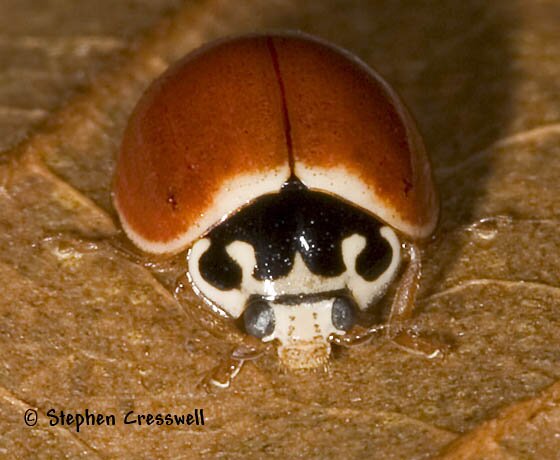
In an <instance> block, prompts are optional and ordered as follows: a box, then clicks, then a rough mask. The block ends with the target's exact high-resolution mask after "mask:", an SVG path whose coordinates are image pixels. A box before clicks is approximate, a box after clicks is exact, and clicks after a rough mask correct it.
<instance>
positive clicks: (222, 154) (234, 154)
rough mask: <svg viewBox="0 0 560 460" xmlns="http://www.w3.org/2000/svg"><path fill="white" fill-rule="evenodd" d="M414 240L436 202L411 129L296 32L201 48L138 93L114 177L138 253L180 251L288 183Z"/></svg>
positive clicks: (364, 78) (394, 104)
mask: <svg viewBox="0 0 560 460" xmlns="http://www.w3.org/2000/svg"><path fill="white" fill-rule="evenodd" d="M292 174H294V175H296V176H297V177H298V178H299V179H300V180H301V181H302V182H303V183H304V184H305V185H306V186H307V187H308V188H310V189H312V190H319V191H324V192H328V193H330V194H333V195H335V196H338V197H340V198H341V199H343V200H346V201H349V202H351V203H353V204H355V205H357V206H359V207H361V208H363V209H365V210H367V211H368V212H370V213H372V214H374V215H375V216H376V217H378V218H379V219H381V220H382V221H384V222H386V223H387V224H389V225H390V226H391V227H393V228H394V229H395V230H397V231H399V232H400V233H401V234H402V235H404V237H405V238H408V239H410V240H420V239H424V238H426V237H428V236H429V235H430V234H431V233H432V232H433V231H434V228H435V226H436V223H437V218H438V210H439V208H438V202H437V196H436V193H435V189H434V185H433V181H432V176H431V168H430V163H429V160H428V157H427V155H426V152H425V149H424V146H423V143H422V140H421V138H420V135H419V134H418V131H417V129H416V126H415V123H414V121H413V120H412V118H411V116H410V115H409V113H408V111H407V110H406V108H405V107H404V105H403V104H402V102H401V101H400V100H399V98H398V96H397V95H396V94H395V93H394V92H393V90H392V89H391V88H390V87H389V86H388V85H387V83H385V82H384V81H383V80H382V79H381V77H380V76H378V75H377V74H376V73H375V72H374V71H372V70H371V69H370V68H369V67H368V66H366V65H365V64H364V63H362V62H361V61H359V60H358V59H356V58H355V57H353V56H352V55H350V54H349V53H347V52H345V51H343V50H341V49H340V48H337V47H335V46H333V45H330V44H327V43H325V42H323V41H320V40H318V39H315V38H312V37H309V36H307V35H303V34H276V35H251V36H241V37H236V38H231V39H226V40H221V41H218V42H215V43H211V44H209V45H206V46H204V47H202V48H200V49H198V50H196V51H194V52H192V53H190V54H189V55H187V56H186V57H185V58H184V59H182V60H181V61H179V62H178V63H176V64H175V65H173V66H172V67H171V68H170V69H169V70H167V71H166V72H165V73H164V74H163V75H162V76H161V77H160V78H158V79H157V80H156V81H154V83H152V85H151V86H150V87H149V88H148V89H147V91H146V92H145V94H144V95H143V97H142V98H141V100H140V102H139V103H138V105H137V106H136V108H135V110H134V112H133V114H132V116H131V118H130V120H129V123H128V126H127V129H126V132H125V135H124V139H123V142H122V146H121V150H120V155H119V159H118V164H117V170H116V177H115V182H114V202H115V206H116V208H117V211H118V213H119V216H120V219H121V222H122V225H123V228H124V229H125V231H126V233H127V235H128V236H129V237H130V239H131V240H132V241H133V242H134V243H135V244H136V245H137V246H139V247H140V248H141V249H143V250H144V251H147V252H151V253H160V254H163V253H176V252H179V251H181V250H184V249H186V248H188V247H189V246H190V245H191V244H192V243H193V241H194V240H196V239H197V238H199V237H200V236H201V235H203V234H204V233H205V232H206V231H207V230H208V229H209V228H211V227H212V226H214V225H215V224H217V223H218V222H220V221H221V220H223V219H224V218H226V217H227V216H228V215H229V214H231V213H233V212H235V211H236V210H237V209H239V208H240V207H241V206H243V205H245V204H247V203H249V202H251V201H252V200H254V199H256V198H258V197H259V196H260V195H262V194H264V193H274V192H278V191H279V190H280V187H281V186H282V184H283V183H284V182H286V180H287V179H288V178H289V177H290V176H291V175H292Z"/></svg>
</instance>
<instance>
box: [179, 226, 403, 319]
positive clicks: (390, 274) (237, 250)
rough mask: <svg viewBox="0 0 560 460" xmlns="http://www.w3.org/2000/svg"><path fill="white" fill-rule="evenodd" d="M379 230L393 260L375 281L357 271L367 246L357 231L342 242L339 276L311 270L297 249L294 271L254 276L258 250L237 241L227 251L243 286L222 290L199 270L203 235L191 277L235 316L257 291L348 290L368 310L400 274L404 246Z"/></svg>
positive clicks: (205, 243) (271, 294)
mask: <svg viewBox="0 0 560 460" xmlns="http://www.w3.org/2000/svg"><path fill="white" fill-rule="evenodd" d="M380 233H381V236H382V237H383V238H385V239H386V240H387V241H388V242H389V244H390V245H391V248H392V259H391V263H390V264H389V267H388V268H387V270H385V272H383V273H382V274H381V276H379V277H378V278H377V279H374V280H372V281H367V280H365V279H364V278H362V277H361V276H360V275H359V274H358V273H357V272H356V260H357V258H358V256H359V255H360V253H361V252H362V251H363V250H364V248H365V245H366V240H365V238H364V237H363V236H361V235H358V234H354V235H352V236H349V237H348V238H346V239H345V240H344V241H342V257H343V261H344V264H345V266H346V271H344V272H343V273H342V274H340V275H339V276H335V277H323V276H319V275H315V274H313V273H312V272H310V271H309V270H308V268H307V266H306V265H305V263H304V262H303V259H302V258H301V255H300V254H299V253H298V252H296V255H295V258H294V264H293V267H292V270H291V271H290V273H289V274H288V275H287V276H285V277H282V278H279V279H276V280H258V279H256V278H254V277H253V271H254V269H255V266H256V257H255V250H254V249H253V247H252V246H251V245H250V244H248V243H245V242H243V241H234V242H233V243H231V244H229V245H228V246H227V248H226V251H227V252H228V254H229V255H230V257H231V258H232V259H233V260H235V261H236V262H237V264H238V265H239V266H240V267H241V271H242V280H241V286H240V287H239V288H238V289H231V290H228V291H223V290H221V289H218V288H216V287H214V286H212V285H211V284H210V283H208V282H207V281H206V280H205V279H204V278H203V277H202V275H201V273H200V270H199V260H200V257H201V256H202V255H203V254H204V253H205V252H206V250H207V249H208V248H209V247H210V240H209V239H207V238H204V239H201V240H198V241H197V242H196V243H195V244H194V245H193V247H192V248H191V250H190V251H189V255H188V266H189V278H190V280H191V282H192V284H193V286H194V289H195V290H196V291H197V293H200V294H202V295H203V296H204V297H205V298H206V299H208V300H209V301H210V303H212V304H214V305H216V306H217V307H219V308H220V309H222V310H223V311H224V312H226V313H227V314H228V315H230V316H232V317H234V318H238V317H239V316H240V315H241V314H242V313H243V311H244V308H245V303H246V302H247V299H248V298H249V297H250V296H251V295H255V294H256V295H260V296H263V297H266V298H275V297H277V296H280V295H287V294H288V295H289V294H292V295H297V294H318V293H324V292H329V291H336V290H341V289H348V290H349V291H350V293H351V294H352V296H353V297H354V300H355V301H356V303H357V304H358V306H359V307H360V309H362V310H365V309H366V308H367V307H369V306H370V305H371V304H372V303H373V302H374V301H376V300H378V299H379V298H380V297H381V296H382V295H383V294H384V293H385V291H386V289H387V287H388V286H389V284H390V283H391V282H392V281H393V279H394V278H395V277H396V275H397V272H398V268H399V265H400V260H401V246H400V243H399V240H398V237H397V235H396V234H395V232H394V231H393V230H392V229H391V228H390V227H387V226H384V227H382V228H381V229H380Z"/></svg>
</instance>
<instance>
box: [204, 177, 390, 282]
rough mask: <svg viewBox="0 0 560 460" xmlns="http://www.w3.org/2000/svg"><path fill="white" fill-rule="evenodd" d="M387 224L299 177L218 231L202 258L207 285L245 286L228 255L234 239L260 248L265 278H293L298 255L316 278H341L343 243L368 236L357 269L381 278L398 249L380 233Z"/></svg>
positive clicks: (259, 265) (258, 275) (211, 236)
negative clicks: (295, 258) (290, 275)
mask: <svg viewBox="0 0 560 460" xmlns="http://www.w3.org/2000/svg"><path fill="white" fill-rule="evenodd" d="M382 226H383V224H382V223H381V222H379V221H378V220H376V219H375V218H374V217H372V216H370V215H369V214H367V213H365V212H364V211H362V210H360V209H358V208H356V207H354V206H352V205H349V204H347V203H345V202H343V201H341V200H339V199H337V198H334V197H333V196H331V195H328V194H326V193H321V192H315V191H311V190H309V189H308V188H307V187H305V186H304V185H303V184H302V183H301V182H300V181H299V180H298V179H296V178H293V179H291V180H289V181H288V182H286V183H285V184H284V186H283V187H282V189H281V191H280V192H279V193H272V194H267V195H263V196H261V197H259V198H258V199H256V200H255V201H254V202H253V203H251V204H250V205H248V206H247V207H244V208H242V209H241V210H240V211H238V212H237V213H235V214H234V215H232V216H231V217H230V218H228V219H227V220H225V221H224V222H222V223H221V224H219V225H218V226H216V227H215V228H214V229H212V230H211V231H210V232H209V234H208V235H207V237H208V238H209V239H210V241H211V245H210V247H209V248H208V250H207V251H206V252H205V253H204V254H203V255H202V256H201V258H200V260H199V268H200V273H201V275H202V276H203V277H204V279H205V280H206V281H208V282H209V283H210V284H212V285H214V286H215V287H217V288H219V289H222V290H229V289H234V288H238V287H240V284H241V277H242V273H241V268H240V267H239V265H238V264H237V263H236V262H235V261H234V260H233V259H232V258H231V257H230V256H229V255H228V254H227V252H226V247H227V246H228V245H229V244H230V243H232V242H233V241H244V242H246V243H249V244H251V245H252V246H253V248H254V249H255V255H256V259H257V266H256V269H255V272H254V276H255V278H257V279H259V280H265V279H269V280H274V279H278V278H281V277H283V276H286V275H288V273H289V272H290V271H291V269H292V265H293V262H294V257H295V254H296V251H298V252H299V253H300V254H301V257H302V259H303V261H304V262H305V264H306V266H307V268H308V269H309V270H310V271H311V272H312V273H314V274H315V275H321V276H324V277H333V276H338V275H340V274H341V273H343V272H344V271H345V267H344V262H343V259H342V249H341V243H342V241H343V240H344V239H345V238H347V237H349V236H351V235H354V234H359V235H362V236H364V237H365V238H366V241H367V242H366V247H365V248H364V250H363V251H362V252H361V253H360V255H359V256H358V258H357V260H356V271H357V272H358V273H359V274H360V275H361V276H362V277H363V278H364V279H366V280H368V281H371V280H374V279H375V278H377V277H379V275H381V274H382V273H383V272H384V271H385V270H386V269H387V267H388V266H389V264H390V263H391V258H392V248H391V245H390V244H389V243H388V241H387V240H385V238H383V237H382V236H381V235H380V233H379V229H380V228H381V227H382Z"/></svg>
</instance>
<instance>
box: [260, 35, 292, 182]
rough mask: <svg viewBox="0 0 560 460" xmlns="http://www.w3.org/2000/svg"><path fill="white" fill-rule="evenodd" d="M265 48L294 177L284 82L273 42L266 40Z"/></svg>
mask: <svg viewBox="0 0 560 460" xmlns="http://www.w3.org/2000/svg"><path fill="white" fill-rule="evenodd" d="M266 43H267V46H268V49H269V51H270V57H271V59H272V65H273V67H274V73H275V74H276V81H277V82H278V87H279V88H280V97H281V98H282V117H283V121H284V135H285V137H286V147H287V148H288V164H289V166H290V172H291V174H292V175H294V151H293V146H292V126H291V124H290V115H289V113H288V105H287V103H286V89H285V87H284V80H282V74H281V73H280V63H279V61H278V53H277V52H276V48H275V47H274V42H273V39H272V38H268V39H267V41H266Z"/></svg>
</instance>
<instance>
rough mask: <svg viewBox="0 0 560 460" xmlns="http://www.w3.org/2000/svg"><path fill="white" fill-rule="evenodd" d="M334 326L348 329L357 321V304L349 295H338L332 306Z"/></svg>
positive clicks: (344, 329)
mask: <svg viewBox="0 0 560 460" xmlns="http://www.w3.org/2000/svg"><path fill="white" fill-rule="evenodd" d="M331 315H332V323H333V326H334V327H336V328H337V329H340V330H342V331H348V330H350V329H351V328H352V326H354V324H355V323H356V304H355V303H354V301H353V300H352V299H350V298H348V297H338V298H337V299H336V300H335V301H334V303H333V307H332V314H331Z"/></svg>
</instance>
